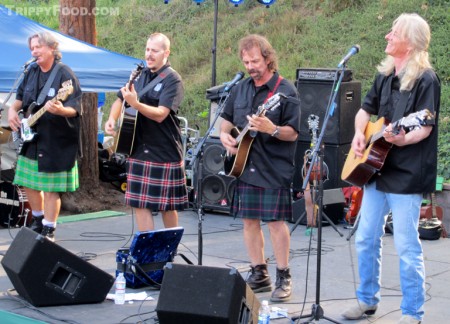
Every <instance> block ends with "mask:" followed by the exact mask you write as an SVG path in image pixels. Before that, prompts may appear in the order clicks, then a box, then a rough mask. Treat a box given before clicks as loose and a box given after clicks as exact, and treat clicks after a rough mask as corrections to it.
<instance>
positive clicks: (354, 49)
mask: <svg viewBox="0 0 450 324" xmlns="http://www.w3.org/2000/svg"><path fill="white" fill-rule="evenodd" d="M360 49H361V47H360V46H359V45H353V46H352V48H350V50H349V51H348V53H347V54H346V55H345V56H344V58H343V59H342V60H341V61H340V62H339V64H338V66H337V67H338V68H341V67H343V66H344V65H345V63H347V61H348V60H349V59H350V58H351V57H352V56H353V55H355V54H357V53H358V52H359V50H360Z"/></svg>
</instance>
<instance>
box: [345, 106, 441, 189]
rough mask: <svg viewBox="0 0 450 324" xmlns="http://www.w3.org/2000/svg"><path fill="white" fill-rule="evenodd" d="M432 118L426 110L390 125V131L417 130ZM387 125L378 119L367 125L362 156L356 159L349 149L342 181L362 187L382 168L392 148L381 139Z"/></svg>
mask: <svg viewBox="0 0 450 324" xmlns="http://www.w3.org/2000/svg"><path fill="white" fill-rule="evenodd" d="M433 118H434V115H433V114H432V113H431V112H430V111H429V110H428V109H423V110H421V111H418V112H416V113H412V114H410V115H408V116H407V117H403V118H401V119H400V120H398V121H396V122H394V123H392V126H393V127H392V131H393V133H394V134H398V133H399V132H400V130H401V129H402V128H404V129H410V130H414V129H418V128H421V127H422V126H423V125H426V124H427V121H429V120H432V119H433ZM387 124H388V123H387V121H386V120H385V118H380V119H378V120H377V121H376V122H374V123H372V122H369V123H368V124H367V127H366V129H365V131H364V135H365V137H366V148H365V150H364V154H363V156H362V157H357V156H356V155H355V152H354V151H353V149H350V152H349V153H348V156H347V159H346V160H345V164H344V167H343V169H342V173H341V178H342V180H344V181H347V182H349V183H351V184H352V185H355V186H358V187H362V186H363V185H364V184H365V183H367V182H368V181H369V180H370V178H371V177H372V175H373V174H374V173H375V172H377V171H379V170H380V169H381V168H382V167H383V165H384V162H385V160H386V157H387V154H388V153H389V150H390V149H391V147H392V144H391V143H388V142H386V141H385V140H384V138H383V130H384V129H385V128H386V125H387Z"/></svg>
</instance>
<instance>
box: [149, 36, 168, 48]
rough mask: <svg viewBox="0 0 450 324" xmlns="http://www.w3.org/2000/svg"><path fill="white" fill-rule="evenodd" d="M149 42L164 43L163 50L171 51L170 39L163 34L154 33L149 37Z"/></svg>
mask: <svg viewBox="0 0 450 324" xmlns="http://www.w3.org/2000/svg"><path fill="white" fill-rule="evenodd" d="M148 39H149V40H159V41H161V43H162V47H163V50H165V51H167V50H170V39H169V37H167V36H166V35H164V34H163V33H153V34H151V35H150V36H149V37H148Z"/></svg>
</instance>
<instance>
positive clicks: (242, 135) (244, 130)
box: [235, 105, 266, 144]
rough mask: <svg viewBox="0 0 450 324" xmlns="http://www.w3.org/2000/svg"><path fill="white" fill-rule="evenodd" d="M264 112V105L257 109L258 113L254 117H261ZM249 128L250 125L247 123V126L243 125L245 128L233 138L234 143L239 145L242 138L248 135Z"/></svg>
mask: <svg viewBox="0 0 450 324" xmlns="http://www.w3.org/2000/svg"><path fill="white" fill-rule="evenodd" d="M265 111H266V110H265V109H264V105H262V106H260V107H259V108H258V112H257V113H256V115H258V117H259V116H262V115H263V114H264V112H265ZM249 128H250V123H248V124H247V125H245V127H244V128H243V129H242V131H241V132H240V133H239V135H238V136H237V137H236V138H235V140H236V142H237V143H238V144H239V143H240V142H241V141H242V139H243V138H244V136H245V135H246V134H247V133H248V129H249Z"/></svg>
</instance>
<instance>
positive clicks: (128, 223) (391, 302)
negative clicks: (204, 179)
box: [0, 210, 450, 324]
mask: <svg viewBox="0 0 450 324" xmlns="http://www.w3.org/2000/svg"><path fill="white" fill-rule="evenodd" d="M64 217H68V218H67V219H68V220H69V217H71V216H61V218H60V219H61V221H62V223H60V224H58V228H57V231H56V242H55V244H57V245H59V246H60V247H62V248H64V249H65V250H67V251H70V252H72V253H74V254H76V255H77V256H78V257H79V258H82V259H84V260H83V262H89V263H90V264H92V265H94V266H95V267H97V268H99V269H101V270H103V271H105V272H106V273H108V274H110V275H114V274H115V270H116V259H115V256H116V252H117V250H118V249H120V248H121V247H124V246H125V247H128V246H129V245H130V240H131V236H132V233H133V232H134V227H133V225H134V224H133V222H132V218H131V216H130V212H129V210H125V212H124V213H121V212H117V213H108V212H105V213H104V214H101V216H100V215H98V217H84V218H83V217H81V218H79V219H72V220H73V221H64ZM156 224H157V226H158V228H161V224H162V221H161V217H160V216H157V217H156ZM201 225H202V226H201V232H202V239H203V249H202V266H203V267H219V268H236V269H237V270H238V271H239V272H240V274H241V275H242V277H243V278H244V279H245V278H246V276H247V272H248V270H249V264H248V262H247V260H248V258H247V254H246V250H245V248H244V245H243V239H242V225H241V222H240V220H239V219H236V220H235V219H233V218H232V217H230V216H228V215H226V214H209V213H208V214H205V216H204V219H203V222H202V223H201ZM180 226H182V227H183V228H184V234H183V236H182V239H181V243H180V245H179V246H178V253H179V254H183V255H184V256H186V257H187V259H189V260H190V261H192V263H194V264H198V251H199V249H198V247H199V244H198V243H199V240H198V238H199V235H198V232H199V222H198V215H197V212H196V211H184V212H182V213H180ZM292 226H293V224H289V227H290V228H291V227H292ZM337 228H338V230H339V231H340V232H341V233H342V234H343V236H342V237H341V236H340V235H339V234H338V233H337V232H336V231H335V230H334V229H333V228H332V227H331V226H327V227H324V228H323V233H322V239H323V242H322V258H321V261H322V262H321V276H320V278H321V280H320V306H321V307H322V308H323V311H324V315H325V316H326V317H329V318H331V319H333V320H335V321H338V322H341V323H369V322H373V321H375V320H376V319H377V321H376V322H377V323H383V324H384V323H396V322H397V321H398V319H399V318H400V316H401V312H400V310H399V305H400V299H401V293H400V291H399V278H398V271H399V270H398V258H397V256H396V253H395V249H394V242H393V237H392V236H390V235H387V236H386V237H385V239H384V249H383V256H384V259H383V276H382V284H383V289H382V291H381V293H382V302H381V303H380V305H379V308H378V311H377V313H376V314H375V316H372V317H370V321H369V320H367V319H364V320H359V321H344V320H343V319H342V318H341V317H340V313H341V311H342V310H343V309H345V308H347V307H348V306H350V305H353V304H354V302H355V287H356V284H355V276H356V277H357V275H356V271H357V265H356V256H355V249H354V238H351V239H350V240H349V241H348V240H347V237H348V234H349V233H350V229H346V228H344V224H339V225H338V226H337ZM263 229H264V232H265V233H266V242H267V244H266V255H267V257H268V258H270V260H269V272H270V274H271V277H272V282H273V283H274V281H275V264H274V258H273V255H272V250H271V245H270V243H269V240H268V229H267V226H264V227H263ZM18 231H19V229H12V230H8V229H5V228H2V229H0V251H1V253H2V258H3V255H4V253H5V252H6V251H7V250H8V248H9V246H10V244H11V242H12V241H13V238H14V237H15V236H16V235H17V233H18ZM310 239H311V240H310ZM316 239H317V229H314V230H313V234H312V236H309V235H307V233H306V231H305V226H298V227H297V228H296V229H295V230H294V231H293V232H292V235H291V261H290V266H291V274H292V280H293V295H292V299H291V300H290V301H289V302H287V303H282V304H273V303H270V304H271V306H272V307H279V308H282V309H283V308H285V309H287V316H288V317H290V318H292V317H295V316H299V315H300V314H301V312H302V310H303V314H304V315H308V314H311V311H312V309H311V306H312V305H313V304H315V303H316V297H317V296H316V274H317V272H316V269H317V261H316V260H317V253H316V251H317V250H316V246H317V241H316ZM422 243H423V247H424V252H425V263H426V274H427V280H426V285H427V301H426V304H425V312H426V316H425V319H424V321H423V322H422V323H424V324H426V323H445V322H447V321H448V318H450V309H449V308H448V305H449V302H450V289H449V282H450V240H449V239H439V240H437V241H422ZM309 247H310V249H309ZM85 260H86V261H85ZM41 262H44V263H45V262H46V260H40V259H38V262H37V263H41ZM174 262H175V263H176V264H183V265H186V264H187V263H186V261H185V260H184V259H183V258H181V257H180V256H176V257H175V260H174ZM41 264H42V263H41ZM36 266H39V265H38V264H37V265H36ZM205 285H208V281H207V280H205V282H202V283H201V284H200V285H199V286H198V287H195V288H196V289H197V288H198V290H202V289H205V287H204V286H205ZM223 286H224V289H226V283H225V284H224V285H223ZM95 288H96V287H95V286H93V287H88V289H93V290H95ZM196 289H192V295H193V296H195V292H196V291H195V290H196ZM173 290H176V288H174V289H173ZM219 290H220V289H219ZM143 291H145V292H147V295H148V296H149V297H151V298H148V299H147V300H144V301H134V302H131V303H128V302H126V303H125V305H115V304H114V302H113V301H112V300H105V301H103V302H100V303H94V304H74V305H64V306H51V307H33V306H32V305H30V304H28V303H26V302H24V300H23V298H22V297H21V296H18V295H17V293H16V292H15V291H14V290H13V285H12V283H11V281H10V278H9V277H8V276H7V274H6V273H5V270H4V268H3V267H0V309H1V310H3V312H4V313H0V318H2V323H4V320H3V319H5V318H6V317H7V316H6V315H7V313H5V312H8V313H12V314H18V315H21V316H24V317H27V318H29V319H34V320H36V321H28V322H25V321H23V322H22V321H21V322H22V323H37V321H42V322H46V323H62V322H63V321H64V322H69V323H96V324H101V323H105V324H106V323H108V324H109V323H154V322H157V321H156V312H155V308H156V305H157V302H158V298H159V294H160V292H159V291H158V290H152V289H145V288H140V289H127V293H138V292H143ZM111 292H114V291H113V289H111ZM180 292H181V290H180ZM219 292H220V291H219ZM219 292H218V293H219ZM177 293H178V292H177V291H174V292H173V294H174V296H175V297H176V296H177ZM256 297H257V298H258V299H259V300H260V301H261V300H263V299H269V298H270V293H269V292H265V293H258V294H256ZM175 300H176V299H175ZM9 315H11V314H9ZM11 316H13V315H11ZM306 320H307V318H305V319H302V320H300V322H305V321H306ZM12 322H14V323H21V322H18V321H17V318H15V319H14V320H13V321H12ZM12 322H11V323H12ZM271 322H273V323H291V321H290V319H287V318H280V319H273V320H272V321H271ZM327 322H328V321H327V320H325V319H321V320H320V321H319V323H327Z"/></svg>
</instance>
